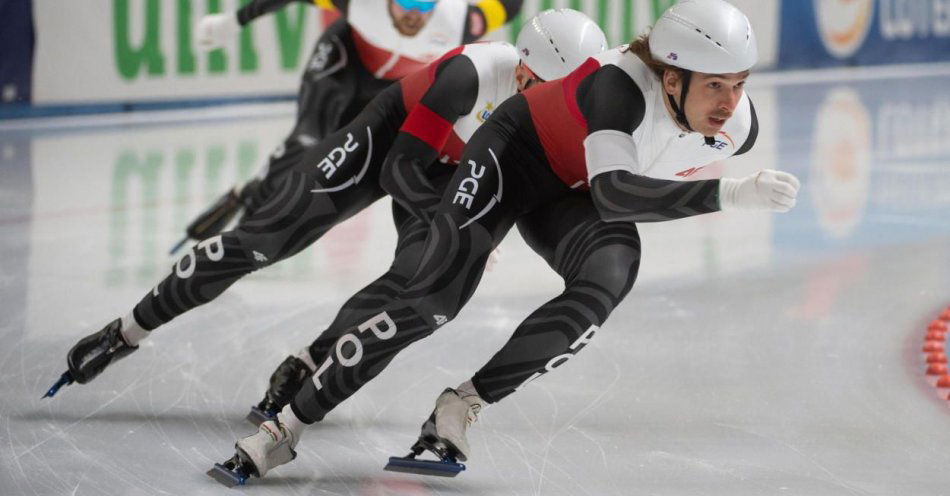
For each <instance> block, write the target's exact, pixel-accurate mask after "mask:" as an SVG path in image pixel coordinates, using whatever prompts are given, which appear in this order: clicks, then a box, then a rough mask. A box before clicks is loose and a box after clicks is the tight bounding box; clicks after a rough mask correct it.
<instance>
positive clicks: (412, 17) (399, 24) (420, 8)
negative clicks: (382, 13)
mask: <svg viewBox="0 0 950 496" xmlns="http://www.w3.org/2000/svg"><path fill="white" fill-rule="evenodd" d="M435 4H436V2H435V1H428V0H389V16H390V17H392V19H393V27H395V28H396V31H399V34H401V35H403V36H415V35H416V34H418V33H419V31H420V30H422V28H423V27H425V25H426V23H427V22H429V18H430V17H432V12H434V11H435Z"/></svg>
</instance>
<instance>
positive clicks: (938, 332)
mask: <svg viewBox="0 0 950 496" xmlns="http://www.w3.org/2000/svg"><path fill="white" fill-rule="evenodd" d="M948 327H950V306H947V308H945V309H944V310H943V311H942V312H940V315H938V316H937V318H936V319H934V320H932V321H930V323H929V324H927V332H926V334H925V335H924V346H923V347H922V348H921V351H922V352H923V353H924V365H925V367H926V368H925V373H926V374H927V377H928V378H931V382H932V384H933V385H934V387H936V388H937V389H938V391H940V395H941V397H943V393H944V392H946V391H947V390H948V389H950V374H948V370H947V354H946V345H947V330H948ZM933 378H936V380H933ZM945 398H946V399H947V400H948V401H950V394H947V396H946V397H945Z"/></svg>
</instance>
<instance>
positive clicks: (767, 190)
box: [719, 169, 801, 212]
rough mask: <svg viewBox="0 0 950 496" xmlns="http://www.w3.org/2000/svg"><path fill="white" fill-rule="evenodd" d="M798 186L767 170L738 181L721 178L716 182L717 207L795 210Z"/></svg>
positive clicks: (785, 175) (784, 174) (795, 181)
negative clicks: (717, 187) (717, 185)
mask: <svg viewBox="0 0 950 496" xmlns="http://www.w3.org/2000/svg"><path fill="white" fill-rule="evenodd" d="M800 186H801V183H799V182H798V178H796V177H795V176H793V175H791V174H789V173H787V172H782V171H776V170H769V169H766V170H763V171H759V172H757V173H755V174H752V175H750V176H746V177H743V178H740V179H732V178H728V177H724V178H722V179H720V180H719V207H720V208H721V209H722V210H771V211H772V212H788V211H789V210H791V209H792V207H794V206H795V198H796V197H797V196H798V188H799V187H800Z"/></svg>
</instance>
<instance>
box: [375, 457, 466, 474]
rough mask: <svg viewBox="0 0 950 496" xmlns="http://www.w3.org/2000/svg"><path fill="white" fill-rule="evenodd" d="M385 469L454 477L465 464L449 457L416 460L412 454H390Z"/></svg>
mask: <svg viewBox="0 0 950 496" xmlns="http://www.w3.org/2000/svg"><path fill="white" fill-rule="evenodd" d="M385 469H386V470H388V471H390V472H403V473H407V474H419V475H435V476H438V477H455V476H456V475H458V474H459V472H461V471H463V470H465V465H464V464H462V463H458V462H454V461H452V460H450V459H443V460H438V461H436V460H417V459H416V458H415V457H414V456H412V455H409V456H391V457H389V463H387V464H386V467H385Z"/></svg>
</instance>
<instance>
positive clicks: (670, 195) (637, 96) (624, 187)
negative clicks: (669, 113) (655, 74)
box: [578, 66, 799, 222]
mask: <svg viewBox="0 0 950 496" xmlns="http://www.w3.org/2000/svg"><path fill="white" fill-rule="evenodd" d="M589 77H591V78H593V79H591V80H590V81H585V82H584V83H582V85H581V92H582V93H583V94H582V95H581V96H580V98H579V102H578V103H579V104H580V107H581V112H582V113H583V114H584V115H585V117H586V118H587V124H588V126H587V128H588V136H587V138H586V139H585V140H584V148H585V158H586V160H587V171H588V174H589V177H590V186H591V197H592V199H593V202H594V205H595V206H596V207H597V211H598V212H599V213H600V216H601V218H602V219H604V220H606V221H634V222H657V221H665V220H673V219H680V218H683V217H691V216H694V215H700V214H705V213H710V212H716V211H719V210H726V209H748V210H772V211H778V212H785V211H788V210H789V209H791V208H792V207H793V206H794V205H795V197H796V195H797V192H798V187H799V185H798V180H797V179H795V177H794V176H792V175H791V174H787V173H784V172H778V171H762V172H760V173H757V174H753V175H751V176H748V177H745V178H741V179H721V180H720V179H711V180H701V181H673V180H666V179H656V178H652V177H647V176H645V175H643V174H641V171H642V165H641V164H640V163H639V161H638V158H637V153H636V145H635V143H634V141H633V137H632V133H633V132H634V130H636V128H637V127H638V126H640V125H641V121H642V120H643V115H644V112H645V102H644V99H643V93H642V91H640V89H639V87H638V86H637V84H636V83H635V82H634V81H633V80H632V79H631V78H630V77H629V76H628V75H627V74H626V73H625V72H623V71H622V70H621V69H619V68H617V67H614V66H605V67H603V68H601V69H599V70H598V71H597V72H595V73H594V74H592V75H591V76H589ZM585 90H586V91H585ZM618 108H622V109H627V111H625V112H617V111H616V109H618ZM754 119H755V117H754V113H753V121H754ZM755 127H757V126H755ZM749 134H750V136H749V139H747V141H746V143H745V144H744V145H743V146H742V149H741V150H740V151H742V152H744V151H746V150H747V149H748V148H750V147H751V144H752V142H754V140H755V137H754V132H752V131H750V133H749Z"/></svg>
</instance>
